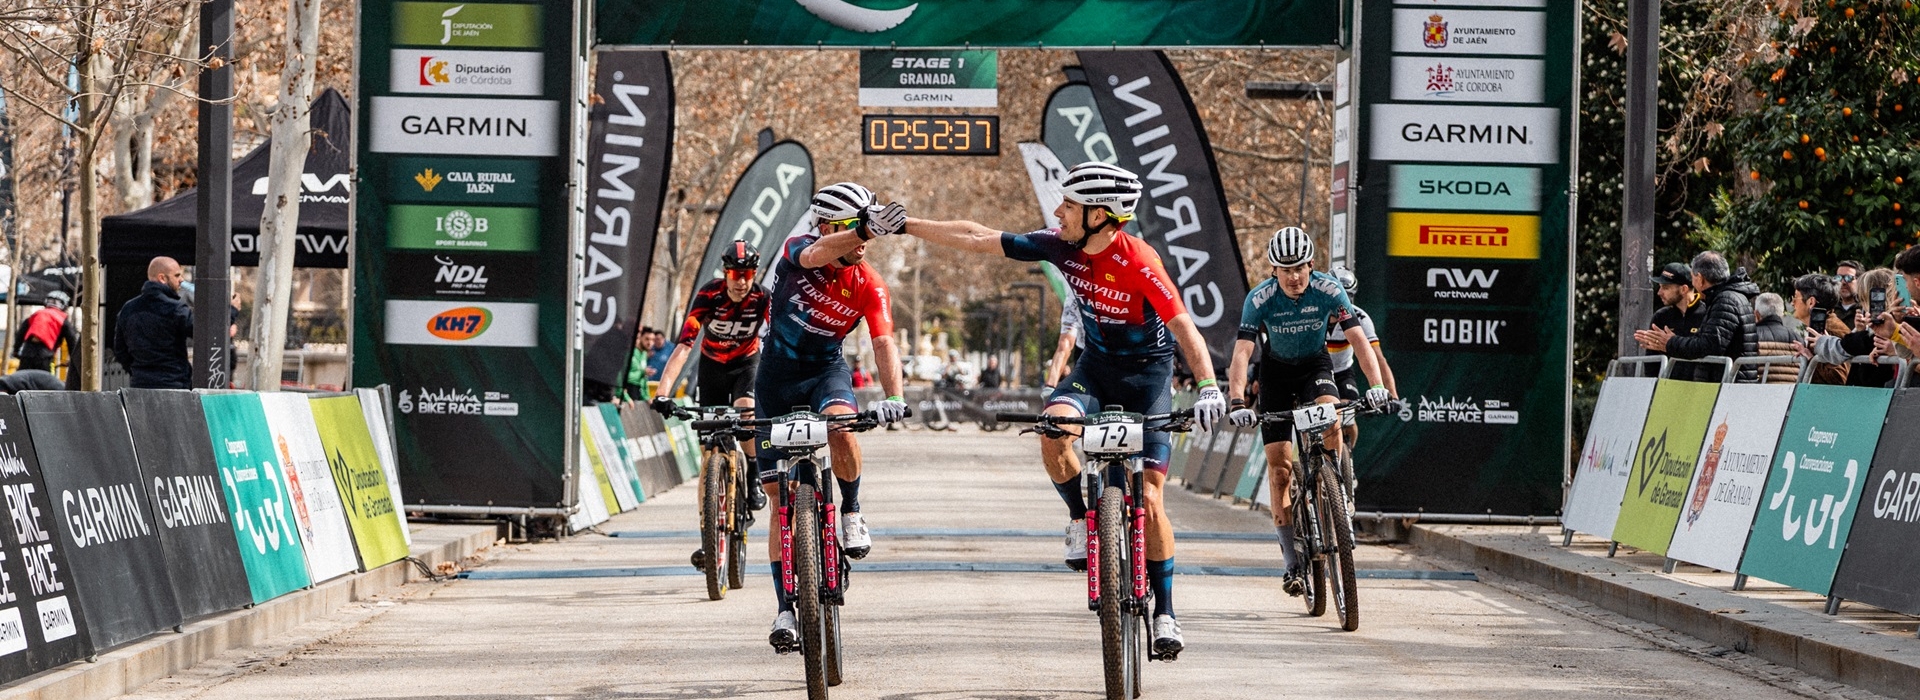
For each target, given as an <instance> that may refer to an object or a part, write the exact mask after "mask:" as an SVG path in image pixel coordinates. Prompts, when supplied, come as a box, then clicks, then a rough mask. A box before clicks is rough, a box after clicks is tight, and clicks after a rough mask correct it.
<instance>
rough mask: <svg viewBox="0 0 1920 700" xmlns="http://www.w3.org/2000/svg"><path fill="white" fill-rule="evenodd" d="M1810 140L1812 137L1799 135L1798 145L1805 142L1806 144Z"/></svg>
mask: <svg viewBox="0 0 1920 700" xmlns="http://www.w3.org/2000/svg"><path fill="white" fill-rule="evenodd" d="M1812 138H1813V137H1811V136H1808V135H1806V134H1801V135H1800V143H1806V142H1807V141H1808V140H1811V139H1812Z"/></svg>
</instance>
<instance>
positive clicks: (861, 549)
mask: <svg viewBox="0 0 1920 700" xmlns="http://www.w3.org/2000/svg"><path fill="white" fill-rule="evenodd" d="M840 551H842V552H845V553H846V554H847V558H848V559H865V558H867V552H870V551H873V534H872V533H870V532H868V531H867V519H866V517H865V516H862V515H860V514H859V513H841V514H840Z"/></svg>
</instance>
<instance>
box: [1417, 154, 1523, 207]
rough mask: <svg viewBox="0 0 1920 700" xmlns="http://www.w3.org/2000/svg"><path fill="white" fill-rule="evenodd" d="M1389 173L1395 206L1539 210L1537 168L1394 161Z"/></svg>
mask: <svg viewBox="0 0 1920 700" xmlns="http://www.w3.org/2000/svg"><path fill="white" fill-rule="evenodd" d="M1389 177H1390V178H1391V181H1392V183H1393V194H1392V198H1391V199H1390V200H1389V206H1392V207H1393V208H1395V209H1442V210H1456V211H1518V212H1529V213H1533V212H1538V211H1540V169H1539V168H1500V167H1487V166H1465V165H1395V166H1393V171H1392V174H1391V175H1390V176H1389Z"/></svg>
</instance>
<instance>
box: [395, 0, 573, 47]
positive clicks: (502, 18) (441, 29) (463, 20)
mask: <svg viewBox="0 0 1920 700" xmlns="http://www.w3.org/2000/svg"><path fill="white" fill-rule="evenodd" d="M541 19H542V17H541V13H540V6H539V5H517V4H494V3H484V4H482V3H456V2H396V3H393V43H394V44H396V45H402V46H470V47H477V48H489V49H521V48H526V49H530V48H536V47H538V46H540V34H541Z"/></svg>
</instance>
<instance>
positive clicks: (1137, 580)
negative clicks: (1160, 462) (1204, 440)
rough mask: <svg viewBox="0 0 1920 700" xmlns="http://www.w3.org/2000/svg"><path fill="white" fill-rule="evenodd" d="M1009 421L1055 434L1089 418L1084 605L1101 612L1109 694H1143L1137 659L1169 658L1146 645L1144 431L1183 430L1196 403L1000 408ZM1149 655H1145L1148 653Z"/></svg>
mask: <svg viewBox="0 0 1920 700" xmlns="http://www.w3.org/2000/svg"><path fill="white" fill-rule="evenodd" d="M994 417H995V419H996V420H999V421H1001V422H1006V423H1032V424H1033V427H1031V428H1026V429H1023V430H1021V431H1020V434H1022V435H1025V434H1027V433H1039V434H1040V435H1042V436H1044V437H1049V438H1058V437H1062V436H1066V435H1072V434H1073V433H1071V432H1069V431H1067V430H1066V429H1064V428H1062V427H1061V426H1066V425H1080V426H1084V429H1083V431H1082V433H1083V434H1082V435H1080V436H1079V437H1080V438H1081V439H1080V449H1081V450H1082V451H1084V452H1086V453H1087V459H1086V460H1085V461H1083V462H1081V465H1080V483H1081V485H1082V486H1084V487H1085V488H1086V492H1087V502H1088V503H1090V504H1093V508H1091V509H1089V510H1088V511H1087V609H1089V610H1093V611H1095V612H1097V613H1099V614H1100V650H1101V660H1102V662H1103V665H1104V666H1105V671H1106V682H1107V698H1108V700H1130V699H1131V698H1137V697H1140V690H1141V689H1140V667H1141V666H1144V665H1146V664H1145V662H1146V660H1148V659H1151V660H1155V661H1161V660H1164V661H1172V660H1173V658H1174V657H1173V655H1167V656H1162V655H1161V654H1160V653H1159V652H1157V651H1152V650H1149V649H1148V647H1150V646H1152V645H1151V644H1149V643H1148V639H1147V636H1148V631H1147V630H1148V624H1147V623H1148V619H1149V616H1150V614H1151V613H1152V611H1153V592H1152V589H1151V588H1150V587H1149V586H1148V582H1147V536H1146V530H1147V527H1146V525H1147V504H1146V501H1145V500H1144V499H1143V498H1141V497H1140V494H1142V493H1144V492H1145V487H1146V482H1145V476H1144V472H1145V463H1144V462H1143V461H1142V460H1141V458H1140V453H1141V450H1142V449H1143V447H1144V446H1145V443H1146V434H1147V432H1149V431H1153V432H1185V431H1186V430H1188V429H1190V428H1191V427H1192V419H1193V411H1192V410H1182V411H1174V412H1172V413H1162V414H1155V415H1142V414H1139V413H1128V412H1126V411H1124V410H1121V409H1120V407H1118V406H1108V407H1106V409H1105V410H1103V411H1100V412H1099V413H1094V414H1091V415H1088V416H1085V417H1068V416H1049V415H1044V414H1041V415H1035V414H1031V413H998V414H995V416H994ZM1143 657H1144V658H1143Z"/></svg>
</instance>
